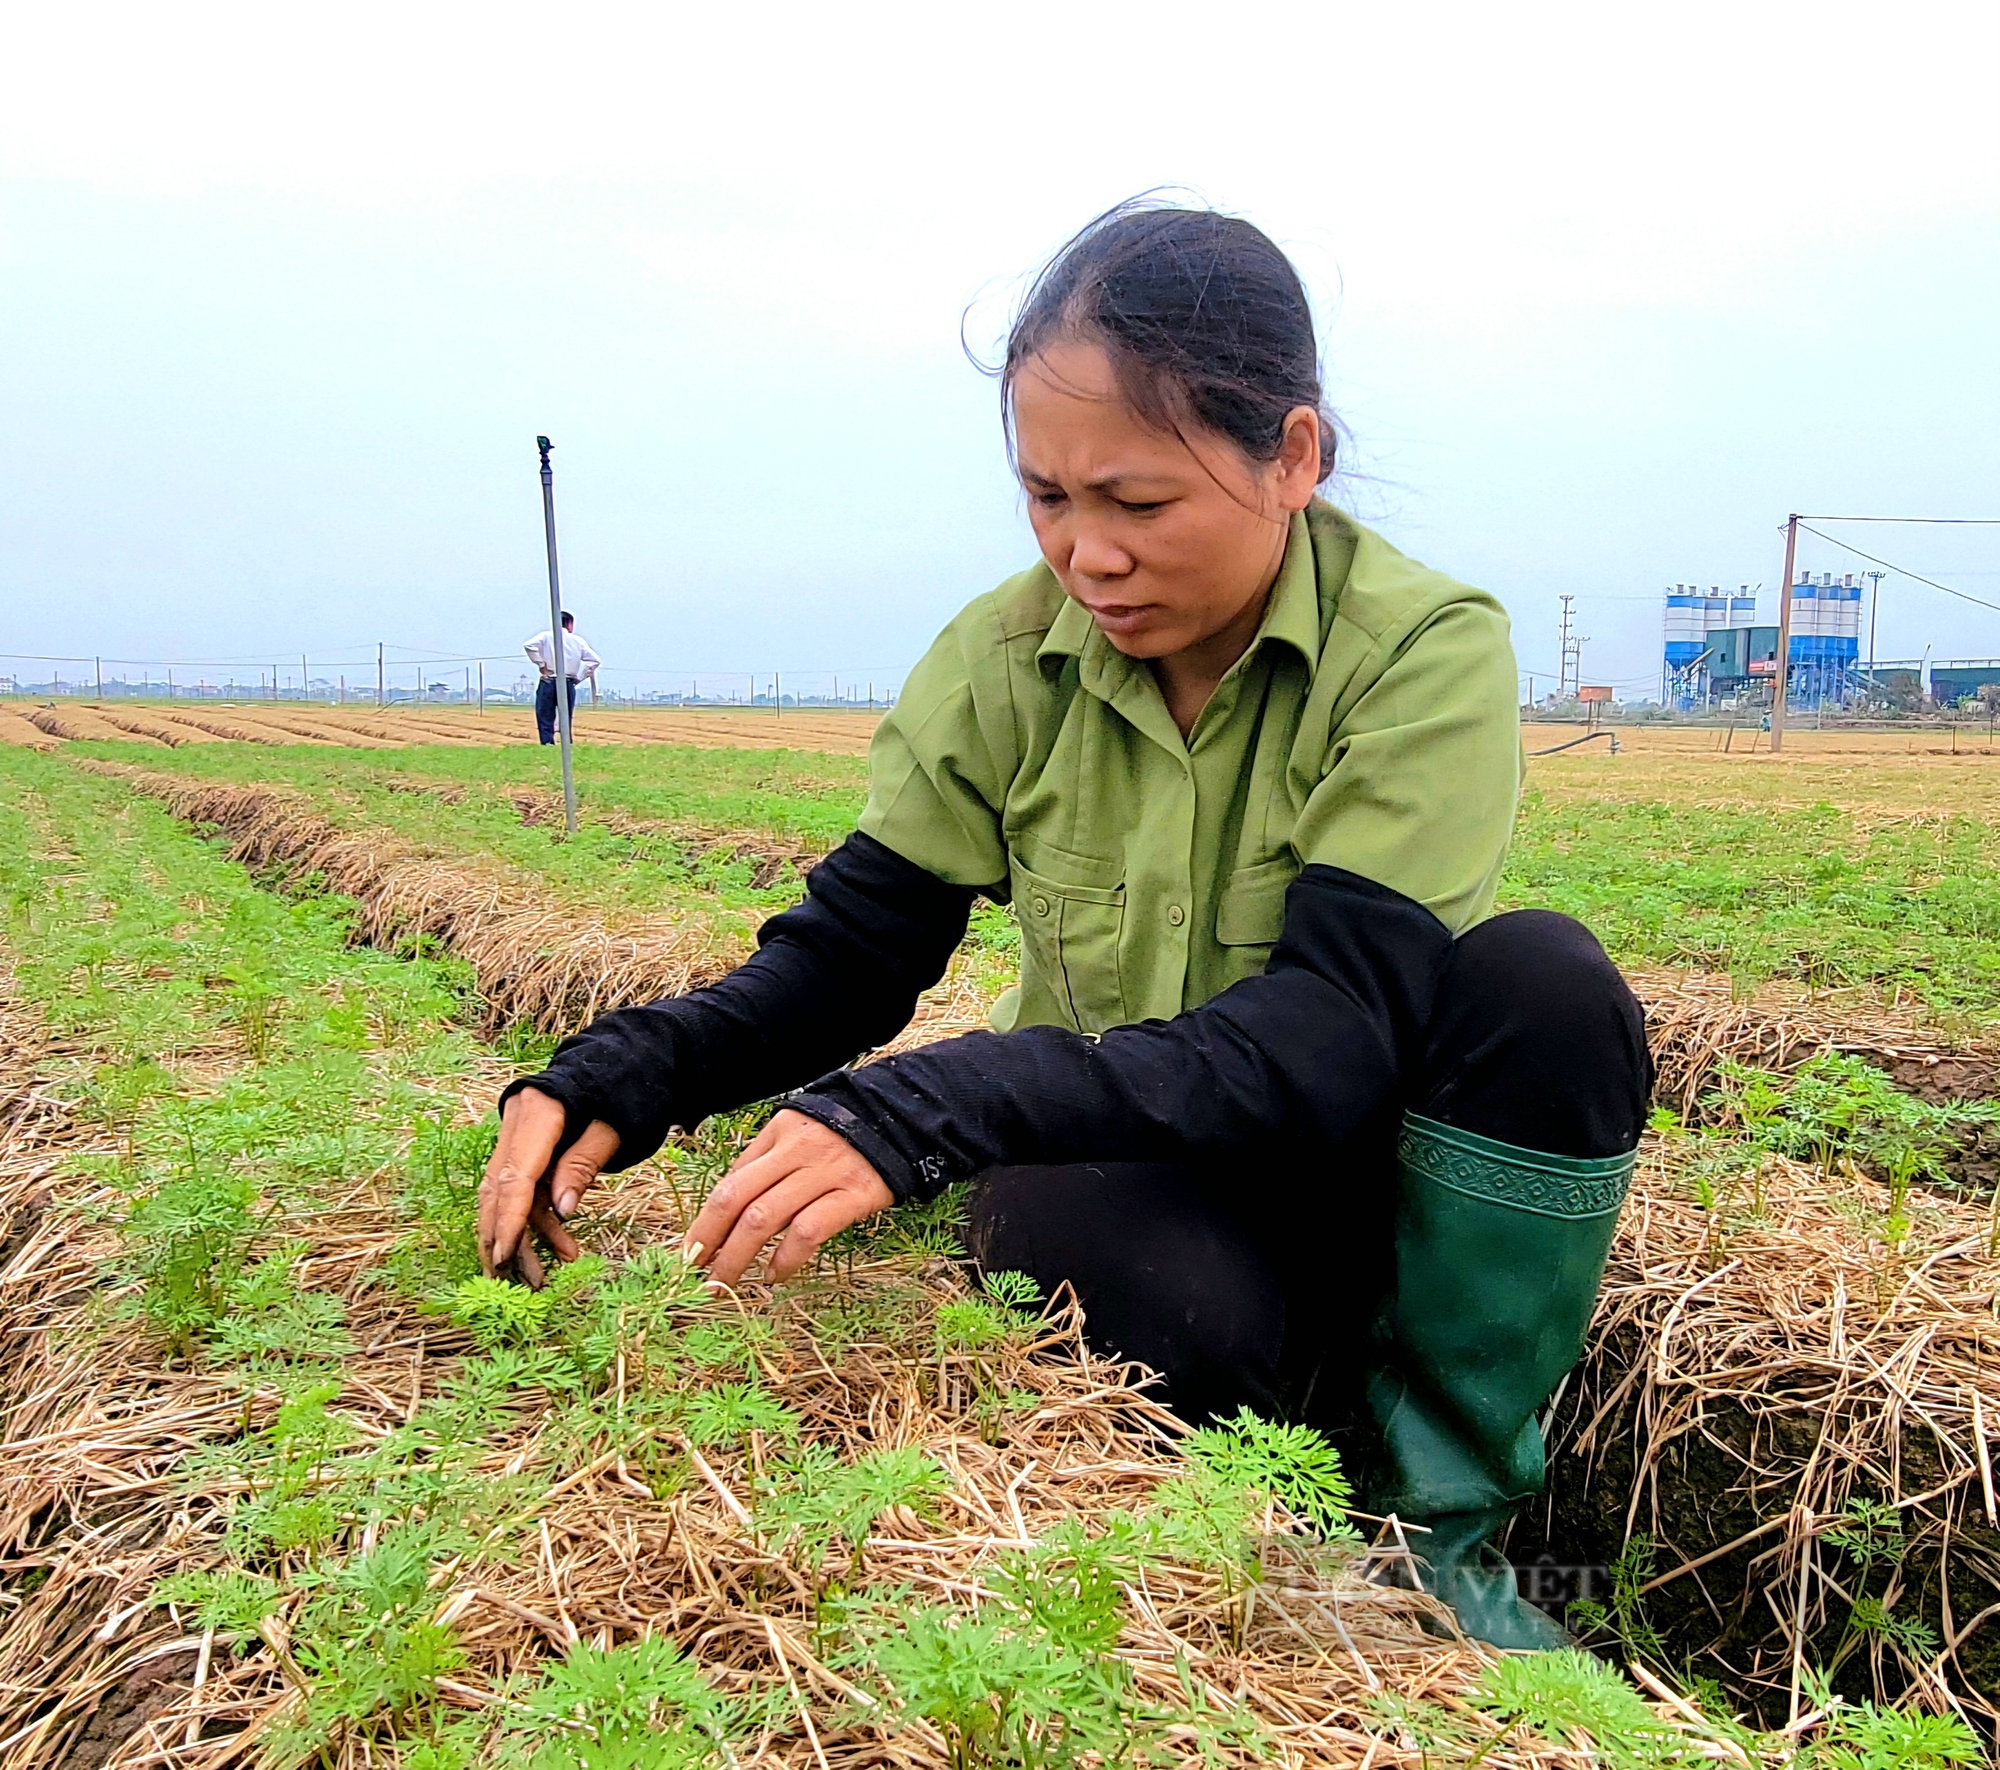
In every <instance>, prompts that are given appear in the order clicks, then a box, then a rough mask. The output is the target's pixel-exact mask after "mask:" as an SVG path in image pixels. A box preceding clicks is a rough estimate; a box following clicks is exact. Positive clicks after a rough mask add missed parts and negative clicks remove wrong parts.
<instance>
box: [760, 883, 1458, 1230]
mask: <svg viewBox="0 0 2000 1770" xmlns="http://www.w3.org/2000/svg"><path fill="white" fill-rule="evenodd" d="M1451 945H1452V937H1451V932H1450V930H1449V929H1447V928H1446V927H1445V925H1444V924H1443V923H1442V922H1440V921H1439V920H1438V919H1437V918H1436V917H1435V916H1433V915H1432V914H1431V913H1430V911H1429V910H1427V909H1425V908H1424V907H1423V905H1421V904H1419V903H1417V902H1415V901H1414V900H1413V899H1411V898H1407V897H1404V896H1402V895H1400V894H1399V893H1397V892H1394V891H1391V890H1389V889H1388V888H1387V887H1386V886H1382V885H1377V884H1375V883H1374V882H1373V881H1371V880H1368V879H1363V878H1361V877H1359V876H1358V875H1357V874H1354V873H1349V872H1343V871H1342V870H1341V869H1340V868H1338V867H1326V866H1309V867H1307V868H1306V869H1305V871H1304V872H1303V873H1301V874H1300V875H1299V877H1298V878H1297V879H1296V880H1294V881H1293V883H1292V887H1291V890H1290V891H1289V892H1288V893H1287V894H1286V898H1285V920H1284V927H1283V930H1282V933H1281V935H1280V938H1279V941H1278V944H1277V946H1276V948H1275V949H1274V950H1273V952H1272V954H1271V962H1270V965H1269V967H1268V968H1267V969H1266V971H1265V972H1264V975H1263V976H1261V977H1251V978H1246V979H1244V980H1243V981H1242V982H1241V983H1238V984H1235V985H1232V986H1231V987H1230V988H1229V989H1226V990H1224V991H1223V992H1222V993H1221V994H1220V995H1219V996H1217V997H1215V999H1214V1000H1213V1001H1210V1002H1207V1003H1204V1004H1203V1005H1202V1006H1201V1007H1199V1008H1196V1009H1193V1010H1191V1011H1190V1012H1188V1013H1186V1014H1181V1015H1178V1016H1176V1017H1175V1018H1174V1019H1172V1020H1149V1021H1147V1022H1145V1023H1144V1024H1142V1025H1139V1026H1125V1027H1118V1028H1116V1029H1115V1030H1113V1031H1111V1032H1107V1033H1105V1034H1104V1035H1103V1036H1102V1037H1101V1038H1097V1039H1091V1038H1087V1037H1085V1036H1083V1035H1082V1034H1078V1033H1073V1032H1068V1031H1065V1030H1064V1029H1062V1028H1060V1027H1049V1026H1037V1027H1028V1028H1024V1029H1023V1030H1021V1031H1018V1032H1013V1033H1005V1034H1000V1033H968V1034H966V1035H965V1036H964V1037H962V1038H956V1039H947V1040H944V1041H942V1042H940V1043H938V1044H935V1045H927V1046H925V1047H923V1048H922V1049H920V1050H916V1051H909V1052H905V1053H903V1054H902V1055H900V1056H896V1057H890V1058H884V1059H883V1060H882V1061H881V1062H879V1063H872V1064H869V1065H867V1066H866V1067H865V1068H862V1069H858V1070H853V1071H847V1072H843V1073H841V1074H838V1075H829V1076H826V1077H824V1078H823V1079H821V1080H820V1081H817V1082H815V1083H814V1084H813V1085H812V1086H811V1087H810V1088H808V1089H807V1090H806V1091H805V1092H804V1093H803V1094H800V1095H796V1096H794V1097H793V1098H792V1099H791V1100H789V1101H788V1102H786V1104H787V1105H789V1106H792V1107H794V1108H796V1109H797V1110H799V1111H801V1112H804V1113H807V1114H809V1115H810V1116H812V1117H813V1118H816V1119H818V1120H819V1121H820V1122H821V1123H822V1124H824V1125H826V1126H828V1127H829V1128H830V1129H832V1130H835V1131H838V1132H839V1133H840V1134H841V1136H843V1137H845V1138H846V1139H847V1140H848V1142H850V1143H852V1144H853V1145H854V1147H855V1148H856V1149H858V1150H859V1151H860V1152H861V1153H862V1154H863V1155H865V1156H866V1157H867V1158H868V1159H869V1161H870V1162H872V1163H873V1164H874V1166H875V1168H876V1170H877V1171H878V1172H879V1173H880V1174H881V1176H882V1178H883V1179H884V1180H885V1181H886V1182H887V1183H888V1185H889V1189H890V1190H891V1191H892V1192H894V1193H895V1194H896V1196H897V1198H898V1199H899V1200H901V1199H908V1198H914V1197H921V1196H923V1195H925V1194H927V1193H929V1192H932V1191H935V1190H936V1189H937V1188H938V1187H940V1186H943V1185H946V1184H949V1183H950V1182H952V1181H955V1180H968V1179H971V1178H972V1177H973V1176H974V1175H975V1174H978V1173H980V1172H983V1171H984V1170H985V1169H987V1168H990V1167H998V1166H1003V1165H1011V1164H1015V1163H1027V1162H1048V1163H1062V1162H1087V1161H1109V1160H1117V1161H1165V1160H1176V1159H1185V1158H1188V1157H1191V1156H1196V1155H1200V1154H1204V1153H1215V1152H1219V1151H1223V1150H1226V1149H1228V1148H1231V1147H1233V1146H1234V1147H1240V1146H1241V1145H1243V1144H1245V1143H1249V1142H1252V1141H1254V1140H1260V1139H1264V1138H1269V1137H1274V1136H1276V1137H1286V1136H1302V1137H1308V1138H1312V1139H1314V1140H1321V1139H1324V1140H1328V1141H1333V1140H1338V1139H1340V1138H1342V1137H1344V1136H1347V1135H1349V1134H1351V1133H1352V1132H1354V1131H1356V1130H1358V1129H1360V1128H1361V1127H1362V1126H1363V1125H1364V1124H1365V1123H1366V1122H1367V1121H1368V1120H1369V1119H1370V1118H1371V1117H1372V1116H1373V1115H1374V1114H1376V1113H1377V1112H1379V1111H1381V1110H1382V1109H1383V1108H1384V1107H1385V1106H1386V1105H1388V1104H1389V1103H1390V1102H1391V1101H1392V1100H1393V1099H1394V1098H1395V1096H1396V1094H1397V1092H1398V1090H1399V1087H1400V1084H1401V1081H1402V1078H1403V1077H1404V1076H1406V1075H1407V1074H1409V1073H1410V1069H1411V1066H1412V1064H1413V1063H1414V1061H1415V1060H1416V1058H1417V1055H1418V1053H1419V1051H1420V1048H1421V1046H1420V1041H1421V1036H1422V1031H1423V1027H1424V1025H1425V1023H1426V1022H1427V1021H1428V1019H1429V1017H1430V1012H1431V1005H1432V1002H1433V1001H1434V999H1435V997H1436V994H1437V989H1438V983H1439V979H1440V978H1441V976H1442V975H1443V970H1444V965H1445V961H1446V959H1447V958H1448V957H1449V956H1450V953H1451Z"/></svg>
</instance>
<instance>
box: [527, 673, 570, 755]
mask: <svg viewBox="0 0 2000 1770" xmlns="http://www.w3.org/2000/svg"><path fill="white" fill-rule="evenodd" d="M569 710H570V716H571V718H574V717H575V716H576V678H575V677H574V676H572V677H571V678H570V679H569ZM535 729H536V730H537V731H539V732H540V733H541V734H542V742H543V743H545V744H552V743H554V742H555V741H556V679H555V678H554V677H553V676H544V677H543V678H542V679H541V681H539V682H538V683H536V684H535Z"/></svg>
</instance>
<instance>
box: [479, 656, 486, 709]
mask: <svg viewBox="0 0 2000 1770" xmlns="http://www.w3.org/2000/svg"><path fill="white" fill-rule="evenodd" d="M479 710H480V712H481V713H484V712H485V711H486V660H485V659H484V658H481V659H480V660H479Z"/></svg>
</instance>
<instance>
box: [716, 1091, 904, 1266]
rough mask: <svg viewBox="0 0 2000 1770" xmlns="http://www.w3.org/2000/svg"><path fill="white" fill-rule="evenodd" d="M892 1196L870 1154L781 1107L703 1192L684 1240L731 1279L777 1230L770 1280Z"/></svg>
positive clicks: (801, 1263) (871, 1213)
mask: <svg viewBox="0 0 2000 1770" xmlns="http://www.w3.org/2000/svg"><path fill="white" fill-rule="evenodd" d="M895 1202H896V1197H895V1194H894V1193H892V1192H891V1191H890V1190H889V1188H888V1187H887V1186H886V1185H885V1184H883V1180H882V1176H881V1175H880V1174H878V1173H876V1172H875V1169H874V1167H873V1166H872V1165H871V1164H870V1163H869V1161H868V1159H867V1158H866V1157H865V1156H863V1155H862V1154H861V1152H860V1151H859V1150H857V1149H856V1148H855V1147H854V1145H853V1144H851V1143H849V1142H848V1141H847V1139H846V1138H844V1137H842V1136H840V1135H839V1134H838V1133H836V1132H833V1131H829V1130H828V1129H827V1128H826V1127H825V1126H824V1125H822V1124H821V1123H820V1122H819V1121H818V1120H817V1119H810V1118H807V1117H806V1115H805V1114H804V1113H802V1112H792V1111H790V1110H789V1109H785V1110H781V1111H780V1112H779V1113H778V1114H777V1115H776V1116H775V1117H774V1118H773V1119H772V1120H771V1122H770V1123H769V1124H768V1125H766V1126H765V1127H764V1129H763V1130H762V1131H761V1132H759V1133H758V1136H757V1139H756V1141H755V1142H753V1143H752V1144H751V1145H750V1147H749V1148H748V1149H746V1150H745V1151H744V1152H743V1153H742V1155H741V1156H740V1157H738V1158H737V1162H736V1165H735V1166H734V1167H733V1168H731V1169H730V1170H729V1172H728V1173H727V1174H725V1175H724V1176H723V1177H722V1180H721V1182H720V1183H719V1184H718V1185H717V1187H716V1189H715V1190H714V1191H713V1192H711V1193H710V1194H709V1195H708V1202H707V1203H706V1204H705V1205H703V1206H702V1208H701V1214H700V1215H699V1216H698V1217H696V1218H695V1220H694V1223H693V1225H692V1227H690V1228H689V1230H688V1232H687V1236H686V1239H685V1240H684V1241H683V1242H682V1244H681V1245H682V1247H683V1248H684V1249H685V1250H686V1251H687V1253H688V1255H689V1257H690V1258H692V1259H693V1260H694V1261H695V1263H696V1264H697V1265H702V1266H706V1267H707V1268H708V1269H709V1273H710V1275H711V1276H712V1277H714V1278H716V1279H717V1280H719V1281H720V1282H721V1283H723V1284H726V1285H730V1286H734V1285H735V1284H736V1283H737V1282H738V1281H739V1280H740V1279H741V1278H742V1276H743V1275H744V1273H746V1272H747V1271H749V1269H750V1267H751V1264H752V1263H753V1262H754V1261H755V1260H756V1258H757V1256H758V1255H759V1254H760V1253H761V1252H763V1250H764V1249H765V1248H766V1247H768V1246H769V1245H770V1244H771V1243H772V1242H773V1241H776V1240H777V1238H778V1237H779V1236H783V1237H784V1239H783V1240H782V1241H780V1242H778V1249H777V1252H776V1253H774V1254H773V1255H772V1256H771V1263H770V1267H769V1273H770V1277H771V1280H772V1282H773V1283H777V1282H780V1281H782V1280H784V1279H787V1278H790V1277H791V1276H792V1274H793V1273H795V1272H797V1271H798V1270H799V1268H800V1267H802V1266H804V1265H805V1264H806V1262H807V1261H809V1260H811V1259H812V1257H813V1256H814V1255H815V1254H817V1253H818V1252H819V1250H820V1245H821V1244H822V1243H823V1242H825V1241H826V1240H828V1239H829V1238H830V1237H832V1236H835V1235H838V1234H839V1233H840V1232H841V1231H842V1230H843V1229H845V1228H847V1227H848V1226H849V1225H850V1224H853V1223H859V1222H860V1221H861V1220H862V1218H864V1217H872V1216H874V1215H875V1213H876V1212H877V1211H886V1210H888V1209H889V1207H890V1206H891V1205H893V1204H894V1203H895Z"/></svg>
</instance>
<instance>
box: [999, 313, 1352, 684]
mask: <svg viewBox="0 0 2000 1770" xmlns="http://www.w3.org/2000/svg"><path fill="white" fill-rule="evenodd" d="M1014 447H1015V456H1016V459H1017V462H1018V465H1019V468H1020V475H1021V484H1022V487H1023V488H1024V489H1025V490H1026V492H1027V494H1028V511H1029V519H1030V520H1031V521H1032V522H1033V524H1034V527H1035V538H1036V540H1037V541H1039V542H1040V543H1041V548H1042V556H1043V557H1044V558H1045V559H1046V560H1047V561H1048V562H1049V566H1050V569H1051V570H1053V571H1054V572H1055V574H1056V576H1057V577H1058V578H1060V579H1061V580H1062V586H1063V588H1064V589H1065V590H1066V591H1068V592H1069V594H1070V595H1071V596H1072V597H1074V598H1075V599H1076V600H1077V601H1078V602H1080V603H1082V604H1083V606H1084V607H1085V608H1087V609H1088V610H1089V611H1090V616H1091V619H1092V620H1094V621H1095V622H1096V623H1097V625H1098V627H1099V628H1100V630H1101V631H1102V632H1103V634H1104V636H1105V638H1107V639H1108V640H1110V641H1111V643H1112V644H1113V645H1114V646H1116V647H1117V648H1118V649H1119V650H1120V651H1121V652H1124V653H1125V654H1126V655H1127V656H1128V657H1134V658H1167V657H1172V656H1174V655H1175V654H1176V653H1179V652H1184V651H1188V650H1190V649H1192V648H1194V647H1197V646H1200V645H1201V644H1203V643H1204V642H1205V641H1207V640H1211V639H1214V638H1215V637H1216V636H1217V635H1219V634H1222V633H1224V632H1226V631H1227V630H1228V629H1229V628H1230V627H1231V626H1232V625H1233V624H1237V623H1240V622H1244V621H1246V620H1247V621H1250V622H1251V625H1252V627H1253V629H1254V624H1255V622H1254V619H1253V613H1254V617H1255V618H1261V616H1262V610H1263V600H1264V596H1265V593H1266V592H1267V591H1268V590H1269V589H1270V587H1271V585H1272V582H1273V581H1274V580H1275V579H1276V577H1277V574H1278V565H1279V562H1280V561H1281V560H1282V559H1283V557H1284V552H1285V540H1286V536H1287V533H1288V529H1289V524H1290V521H1291V516H1292V512H1293V511H1295V510H1303V509H1304V508H1305V507H1306V505H1307V504H1308V503H1309V502H1310V501H1311V499H1312V495H1313V488H1314V487H1315V486H1316V485H1317V484H1318V482H1319V419H1318V415H1317V414H1316V413H1315V412H1313V411H1312V409H1311V408H1310V407H1305V406H1301V407H1299V408H1298V409H1297V410H1296V411H1294V412H1292V413H1291V414H1289V415H1288V417H1287V418H1286V421H1285V438H1284V445H1283V447H1282V449H1281V450H1280V453H1279V456H1278V459H1277V460H1275V461H1271V462H1254V461H1250V460H1247V459H1245V457H1244V455H1243V453H1242V451H1241V450H1240V449H1238V448H1237V447H1236V445H1235V444H1234V443H1233V442H1231V441H1230V440H1229V439H1228V438H1227V437H1224V436H1220V435H1217V434H1216V433H1214V432H1212V431H1202V430H1195V429H1192V428H1190V430H1189V435H1188V439H1187V440H1183V439H1182V438H1181V437H1178V436H1175V435H1172V434H1163V433H1161V432H1160V431H1157V430H1154V429H1151V428H1149V427H1148V426H1147V425H1146V424H1145V423H1143V422H1142V421H1141V420H1140V418H1139V417H1138V415H1137V414H1136V413H1134V412H1133V410H1132V409H1131V407H1130V406H1128V405H1127V404H1126V403H1125V400H1124V398H1123V396H1122V395H1121V394H1120V393H1119V391H1118V384H1117V380H1116V378H1115V376H1114V375H1113V373H1112V368H1111V360H1110V358H1109V357H1108V356H1107V355H1106V354H1105V352H1104V350H1103V348H1102V347H1101V346H1099V345H1095V344H1084V343H1065V344H1056V345H1052V346H1051V347H1050V348H1049V349H1048V350H1046V351H1044V352H1043V353H1042V354H1041V355H1040V356H1038V357H1036V358H1034V359H1033V360H1032V361H1031V362H1029V363H1027V364H1026V365H1024V366H1023V368H1022V369H1021V370H1020V372H1019V374H1018V375H1017V376H1016V377H1015V380H1014ZM1248 638H1249V635H1248V634H1247V633H1246V634H1245V635H1244V640H1245V643H1247V641H1248Z"/></svg>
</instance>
